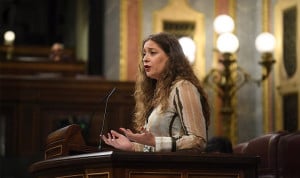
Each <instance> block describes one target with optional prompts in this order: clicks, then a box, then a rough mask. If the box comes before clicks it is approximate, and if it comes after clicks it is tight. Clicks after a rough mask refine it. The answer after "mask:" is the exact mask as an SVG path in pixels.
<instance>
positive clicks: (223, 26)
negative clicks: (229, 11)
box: [214, 14, 234, 34]
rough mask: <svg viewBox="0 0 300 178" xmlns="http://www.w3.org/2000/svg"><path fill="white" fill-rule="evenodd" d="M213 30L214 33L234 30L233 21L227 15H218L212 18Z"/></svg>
mask: <svg viewBox="0 0 300 178" xmlns="http://www.w3.org/2000/svg"><path fill="white" fill-rule="evenodd" d="M214 30H215V32H216V33H218V34H221V33H226V32H232V31H233V30H234V21H233V19H232V18H231V17H230V16H228V15H225V14H223V15H219V16H217V17H216V18H215V20H214Z"/></svg>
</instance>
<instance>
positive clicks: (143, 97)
mask: <svg viewBox="0 0 300 178" xmlns="http://www.w3.org/2000/svg"><path fill="white" fill-rule="evenodd" d="M149 40H151V41H153V42H155V43H156V44H157V45H158V46H159V47H160V48H161V49H162V50H163V51H164V52H165V53H166V55H167V56H168V57H169V60H167V63H166V67H165V69H164V71H163V74H162V78H161V80H159V81H157V80H155V79H151V78H149V77H147V76H146V72H145V69H144V67H143V63H142V62H140V64H139V73H138V77H137V81H136V84H135V93H134V97H135V100H136V105H135V119H134V124H135V125H134V126H135V129H136V130H140V128H142V127H143V126H144V124H145V121H146V119H147V117H148V115H149V114H150V112H151V110H152V108H153V107H155V106H157V105H158V104H161V105H162V110H163V111H164V110H165V109H167V107H168V98H169V94H170V90H171V86H172V85H173V84H174V83H175V82H176V81H177V80H182V79H184V80H188V81H190V82H191V83H192V84H194V85H195V86H196V88H197V89H198V91H199V93H200V95H201V97H200V99H201V104H202V110H203V115H204V117H205V120H206V126H208V125H209V120H210V107H209V104H208V100H207V95H206V93H205V91H204V89H203V87H202V86H201V83H200V81H199V79H198V78H197V77H196V75H195V74H194V71H193V69H192V67H191V65H190V63H189V61H188V60H187V58H186V56H185V55H184V53H183V50H182V48H181V46H180V44H179V42H178V39H177V38H176V37H175V36H173V35H172V34H169V33H165V32H161V33H157V34H152V35H150V36H149V37H148V38H146V39H145V40H144V41H143V43H142V44H143V46H144V44H145V43H146V42H147V41H149ZM143 46H142V47H143ZM142 54H143V52H142Z"/></svg>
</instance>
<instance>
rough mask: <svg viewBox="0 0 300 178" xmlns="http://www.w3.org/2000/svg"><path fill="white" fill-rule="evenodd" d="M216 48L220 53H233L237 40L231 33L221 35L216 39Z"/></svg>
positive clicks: (236, 47) (236, 46)
mask: <svg viewBox="0 0 300 178" xmlns="http://www.w3.org/2000/svg"><path fill="white" fill-rule="evenodd" d="M217 48H218V50H219V51H220V52H221V53H235V52H236V51H237V49H238V48H239V40H238V38H237V37H236V36H235V35H234V34H233V33H222V34H221V35H220V36H219V37H218V39H217Z"/></svg>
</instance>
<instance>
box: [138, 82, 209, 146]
mask: <svg viewBox="0 0 300 178" xmlns="http://www.w3.org/2000/svg"><path fill="white" fill-rule="evenodd" d="M200 97H201V96H200V93H199V92H198V90H197V88H196V87H195V86H194V85H193V84H192V83H191V82H189V81H187V80H179V81H178V82H176V83H175V84H174V85H173V87H172V89H171V93H170V96H169V107H168V108H167V110H166V111H165V112H161V106H158V107H156V108H154V109H153V111H152V113H151V114H150V115H149V117H148V121H147V123H146V125H145V128H146V129H147V130H148V131H150V132H151V133H152V134H153V135H154V136H155V147H151V146H147V145H142V144H138V143H135V144H134V145H135V146H134V148H135V151H144V152H164V151H167V152H172V151H173V152H174V151H184V150H189V151H198V152H201V151H203V150H204V148H205V146H206V134H207V132H206V123H205V118H204V116H203V112H202V105H201V102H200Z"/></svg>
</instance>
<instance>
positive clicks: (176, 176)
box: [129, 171, 183, 178]
mask: <svg viewBox="0 0 300 178" xmlns="http://www.w3.org/2000/svg"><path fill="white" fill-rule="evenodd" d="M182 177H183V174H182V173H180V172H159V171H155V172H147V171H145V172H139V171H132V172H129V178H182Z"/></svg>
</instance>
